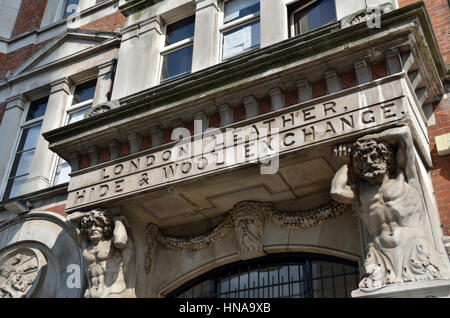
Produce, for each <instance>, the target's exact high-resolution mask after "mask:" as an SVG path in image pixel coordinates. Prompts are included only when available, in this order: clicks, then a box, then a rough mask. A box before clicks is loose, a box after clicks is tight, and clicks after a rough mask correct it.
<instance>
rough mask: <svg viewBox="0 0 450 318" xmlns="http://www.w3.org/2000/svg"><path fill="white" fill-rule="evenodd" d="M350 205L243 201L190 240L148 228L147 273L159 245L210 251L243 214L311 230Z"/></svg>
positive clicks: (175, 248) (331, 202)
mask: <svg viewBox="0 0 450 318" xmlns="http://www.w3.org/2000/svg"><path fill="white" fill-rule="evenodd" d="M348 207H349V206H348V205H346V204H342V203H338V202H336V201H333V200H332V201H330V203H327V204H324V205H321V206H319V207H316V208H313V209H310V210H307V211H279V210H277V209H275V208H274V207H273V204H272V203H271V202H259V201H242V202H239V203H237V204H236V205H235V206H234V207H233V209H232V210H230V211H229V212H228V215H227V216H226V217H225V219H224V220H223V221H222V223H220V224H219V225H217V226H216V227H215V228H214V229H212V230H211V231H208V232H206V233H204V234H200V235H197V236H190V237H179V236H170V235H168V234H165V233H163V232H161V231H160V230H159V229H158V228H157V226H156V225H155V224H152V223H151V224H149V225H148V226H147V233H146V234H147V247H148V248H147V253H146V255H145V271H146V273H149V272H150V267H151V263H152V260H153V257H154V251H155V248H156V246H157V245H160V246H163V247H165V248H168V249H170V250H174V251H198V250H200V249H204V248H207V247H209V246H211V245H212V244H214V243H216V242H218V241H220V240H222V239H223V238H224V237H225V236H226V235H227V234H228V233H229V231H230V230H231V229H232V228H233V227H236V226H237V225H236V224H235V223H236V221H235V216H236V215H238V214H239V213H254V212H255V211H258V212H260V213H262V215H263V216H264V217H265V218H266V219H269V220H271V221H272V222H273V223H274V224H276V225H278V226H280V227H284V228H286V227H289V228H301V229H306V228H310V227H313V226H316V225H319V224H322V223H324V222H327V221H330V220H332V219H334V218H335V217H337V216H339V215H342V214H343V213H344V211H345V210H346V209H348Z"/></svg>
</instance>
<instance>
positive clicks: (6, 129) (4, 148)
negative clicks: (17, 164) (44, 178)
mask: <svg viewBox="0 0 450 318" xmlns="http://www.w3.org/2000/svg"><path fill="white" fill-rule="evenodd" d="M6 103H7V104H6V109H5V113H4V115H3V120H2V122H1V125H0V149H1V151H0V180H6V179H7V178H8V176H5V173H6V170H7V168H8V165H9V162H10V161H11V158H12V157H13V156H14V152H15V149H14V146H15V144H16V140H17V136H18V134H19V131H20V123H21V119H22V115H23V111H24V109H25V105H26V103H27V100H26V98H25V96H23V95H17V96H13V97H10V98H8V99H7V100H6Z"/></svg>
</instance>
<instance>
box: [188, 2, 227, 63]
mask: <svg viewBox="0 0 450 318" xmlns="http://www.w3.org/2000/svg"><path fill="white" fill-rule="evenodd" d="M195 3H196V10H195V31H194V48H193V53H192V55H193V56H192V72H195V71H198V70H201V69H204V68H207V67H209V66H212V65H215V64H217V63H218V62H219V39H220V33H219V5H218V3H217V0H195Z"/></svg>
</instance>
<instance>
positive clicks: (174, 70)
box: [161, 16, 195, 80]
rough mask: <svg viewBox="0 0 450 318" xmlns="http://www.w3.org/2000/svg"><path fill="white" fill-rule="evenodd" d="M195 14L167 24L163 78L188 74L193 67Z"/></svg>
mask: <svg viewBox="0 0 450 318" xmlns="http://www.w3.org/2000/svg"><path fill="white" fill-rule="evenodd" d="M194 27H195V16H190V17H188V18H186V19H183V20H181V21H178V22H175V23H172V24H169V25H167V27H166V32H165V33H166V34H165V42H164V48H163V50H162V51H161V54H162V60H163V62H162V72H161V80H166V79H171V78H175V77H177V76H180V75H183V74H187V73H190V72H191V69H192V49H193V43H194Z"/></svg>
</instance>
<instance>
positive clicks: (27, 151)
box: [4, 96, 48, 199]
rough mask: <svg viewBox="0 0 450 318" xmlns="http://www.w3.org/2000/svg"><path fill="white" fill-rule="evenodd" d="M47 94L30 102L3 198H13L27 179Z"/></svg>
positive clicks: (39, 132)
mask: <svg viewBox="0 0 450 318" xmlns="http://www.w3.org/2000/svg"><path fill="white" fill-rule="evenodd" d="M47 102H48V96H47V97H44V98H41V99H38V100H34V101H32V102H31V103H30V105H29V107H28V111H27V114H26V117H25V122H24V123H23V124H22V126H21V132H20V137H19V144H18V146H17V150H16V153H15V155H14V161H13V165H12V167H11V172H10V176H9V179H8V182H7V185H6V190H5V194H4V198H5V199H8V198H14V197H17V196H18V195H19V194H20V188H21V186H22V185H23V184H24V183H25V182H26V181H27V179H28V174H29V173H30V168H31V163H32V161H33V157H34V152H35V150H36V146H37V142H38V138H39V136H40V134H41V127H42V120H43V118H44V114H45V110H46V108H47Z"/></svg>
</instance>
